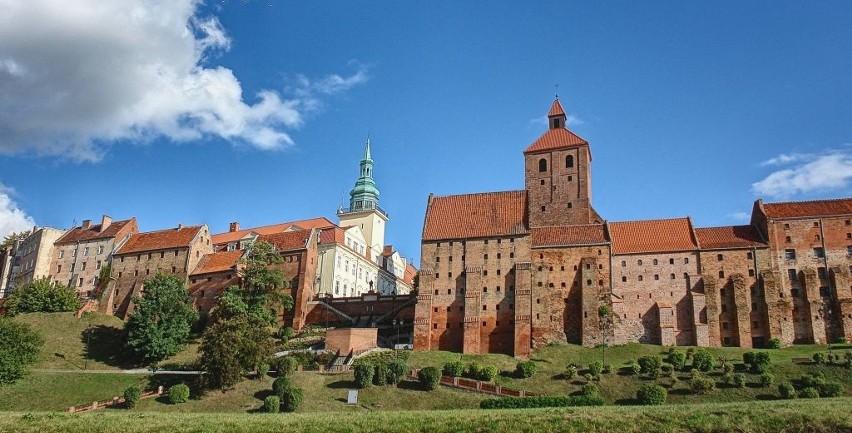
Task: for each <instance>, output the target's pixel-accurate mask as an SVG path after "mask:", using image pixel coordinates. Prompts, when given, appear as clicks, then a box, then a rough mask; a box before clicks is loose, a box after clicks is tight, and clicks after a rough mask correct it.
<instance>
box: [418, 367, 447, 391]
mask: <svg viewBox="0 0 852 433" xmlns="http://www.w3.org/2000/svg"><path fill="white" fill-rule="evenodd" d="M417 379H418V380H419V381H420V385H422V386H423V388H424V389H425V390H426V391H432V390H434V389H435V388H437V387H438V384H440V383H441V370H438V369H437V368H435V367H426V368H423V369H422V370H420V372H418V373H417Z"/></svg>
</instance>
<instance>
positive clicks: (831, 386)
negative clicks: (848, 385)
mask: <svg viewBox="0 0 852 433" xmlns="http://www.w3.org/2000/svg"><path fill="white" fill-rule="evenodd" d="M841 395H843V385H842V384H841V383H840V382H826V383H824V384H822V385H821V386H820V387H819V396H820V397H840V396H841Z"/></svg>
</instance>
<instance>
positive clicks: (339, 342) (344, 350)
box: [325, 328, 379, 355]
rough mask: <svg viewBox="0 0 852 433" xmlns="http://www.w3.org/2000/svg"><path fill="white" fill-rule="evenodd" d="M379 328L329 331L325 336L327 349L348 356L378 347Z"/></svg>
mask: <svg viewBox="0 0 852 433" xmlns="http://www.w3.org/2000/svg"><path fill="white" fill-rule="evenodd" d="M378 331H379V330H378V329H377V328H340V329H329V330H328V331H327V332H326V334H325V347H326V349H329V350H331V351H332V352H337V351H338V350H339V351H340V354H341V355H343V354H348V353H349V352H351V351H355V352H359V351H363V350H367V349H372V348H374V347H376V344H377V343H378V338H379V334H378Z"/></svg>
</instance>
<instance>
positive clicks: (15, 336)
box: [0, 317, 44, 385]
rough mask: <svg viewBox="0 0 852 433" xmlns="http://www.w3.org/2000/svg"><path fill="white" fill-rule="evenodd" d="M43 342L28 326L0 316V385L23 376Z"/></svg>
mask: <svg viewBox="0 0 852 433" xmlns="http://www.w3.org/2000/svg"><path fill="white" fill-rule="evenodd" d="M43 344H44V340H43V339H42V338H41V336H40V335H38V333H36V332H35V331H33V330H32V329H30V327H29V326H27V325H25V324H23V323H16V322H13V321H11V320H9V319H4V318H2V317H0V385H4V384H9V383H12V382H14V381H16V380H18V379H20V378H21V377H23V376H24V374H25V373H26V371H27V366H29V364H32V363H33V362H35V361H36V359H37V358H38V351H39V349H40V348H41V346H42V345H43Z"/></svg>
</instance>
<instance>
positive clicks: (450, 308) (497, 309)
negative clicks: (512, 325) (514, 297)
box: [432, 304, 515, 313]
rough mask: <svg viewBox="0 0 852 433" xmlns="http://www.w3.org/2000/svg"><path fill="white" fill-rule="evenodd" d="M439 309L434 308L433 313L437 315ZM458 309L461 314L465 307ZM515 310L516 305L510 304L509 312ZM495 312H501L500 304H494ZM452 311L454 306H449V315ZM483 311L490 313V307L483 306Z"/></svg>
mask: <svg viewBox="0 0 852 433" xmlns="http://www.w3.org/2000/svg"><path fill="white" fill-rule="evenodd" d="M438 308H439V307H433V308H432V311H433V312H435V313H437V312H438ZM458 308H459V312H460V313H464V305H462V306H459V307H458ZM514 309H515V304H509V310H514ZM494 310H496V311H500V304H494ZM452 311H453V307H452V306H448V307H447V313H452ZM482 311H488V305H485V304H483V305H482Z"/></svg>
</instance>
